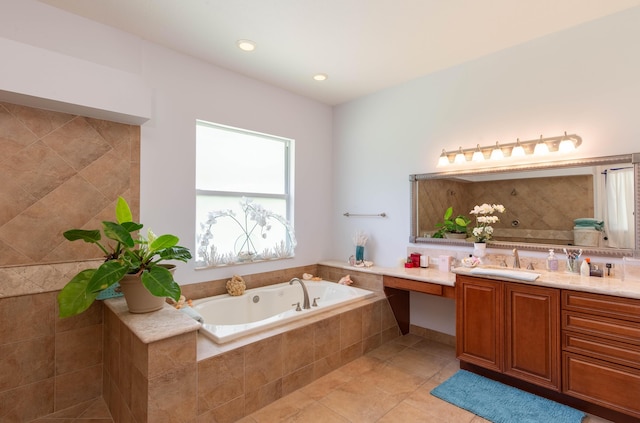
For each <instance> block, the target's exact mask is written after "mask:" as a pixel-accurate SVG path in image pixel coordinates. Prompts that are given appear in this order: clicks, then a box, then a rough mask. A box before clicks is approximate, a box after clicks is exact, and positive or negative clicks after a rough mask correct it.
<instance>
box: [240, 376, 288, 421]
mask: <svg viewBox="0 0 640 423" xmlns="http://www.w3.org/2000/svg"><path fill="white" fill-rule="evenodd" d="M280 398H282V379H277V380H275V381H273V382H271V383H268V384H266V385H262V386H260V387H259V388H258V389H256V390H255V391H251V392H247V393H246V394H245V396H244V412H245V413H246V414H250V413H253V412H254V411H256V410H258V409H260V408H262V407H264V406H265V405H267V404H271V403H272V402H274V401H276V400H278V399H280Z"/></svg>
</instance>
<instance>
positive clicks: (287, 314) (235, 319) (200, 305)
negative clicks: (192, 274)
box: [193, 281, 375, 344]
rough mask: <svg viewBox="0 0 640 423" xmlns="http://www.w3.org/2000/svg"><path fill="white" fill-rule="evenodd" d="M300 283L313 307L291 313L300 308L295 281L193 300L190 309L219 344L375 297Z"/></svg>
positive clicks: (329, 284) (300, 293)
mask: <svg viewBox="0 0 640 423" xmlns="http://www.w3.org/2000/svg"><path fill="white" fill-rule="evenodd" d="M304 284H305V286H306V287H307V290H308V292H309V301H310V303H311V304H313V302H314V299H315V300H316V303H317V306H316V307H313V306H312V307H311V308H310V309H307V310H304V309H303V310H301V311H296V310H295V308H296V307H295V304H297V303H298V302H300V307H302V306H303V305H304V303H303V298H304V296H303V291H302V287H301V286H300V284H299V283H298V282H294V283H293V285H290V284H289V282H283V283H279V284H276V285H269V286H265V287H262V288H254V289H248V290H247V291H245V293H244V295H241V296H237V297H233V296H231V295H228V294H224V295H218V296H215V297H209V298H202V299H200V300H196V301H194V302H193V308H194V309H195V310H196V311H197V312H198V313H200V314H201V315H202V317H203V318H204V323H203V324H202V328H201V329H200V333H202V334H204V335H205V336H207V337H209V338H211V339H212V340H213V341H215V342H217V343H220V344H222V343H225V342H228V341H231V340H234V339H237V338H239V337H241V336H245V335H249V334H252V333H256V332H259V331H261V330H264V329H267V328H272V327H275V326H278V325H282V324H284V323H287V322H290V321H292V320H295V319H300V318H303V317H307V316H311V315H313V314H316V313H321V312H324V311H327V310H330V309H332V308H335V307H339V306H343V305H345V304H349V303H351V302H354V301H358V300H361V299H363V298H366V297H369V296H372V295H375V293H374V292H372V291H367V290H366V289H361V288H356V287H352V286H345V285H340V284H337V283H334V282H329V281H304ZM292 304H294V305H292Z"/></svg>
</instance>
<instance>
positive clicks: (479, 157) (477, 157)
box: [471, 144, 484, 162]
mask: <svg viewBox="0 0 640 423" xmlns="http://www.w3.org/2000/svg"><path fill="white" fill-rule="evenodd" d="M471 161H474V162H483V161H484V154H482V151H480V144H478V145H477V146H476V151H474V152H473V156H472V157H471Z"/></svg>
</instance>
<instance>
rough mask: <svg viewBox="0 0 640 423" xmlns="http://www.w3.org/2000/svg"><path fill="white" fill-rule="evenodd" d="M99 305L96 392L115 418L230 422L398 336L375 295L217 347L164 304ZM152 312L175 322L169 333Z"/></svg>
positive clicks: (118, 301)
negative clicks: (100, 370)
mask: <svg viewBox="0 0 640 423" xmlns="http://www.w3.org/2000/svg"><path fill="white" fill-rule="evenodd" d="M105 304H106V305H107V307H105V346H104V352H105V360H104V386H103V390H104V398H105V401H106V403H107V404H108V406H109V409H110V411H111V413H112V415H113V419H114V422H120V421H135V422H139V423H142V422H152V421H153V422H155V421H176V422H182V421H184V422H192V421H193V422H200V421H202V422H208V421H217V422H225V421H227V422H231V421H235V420H237V419H239V418H242V417H244V416H245V415H247V414H250V413H252V412H253V411H256V410H258V409H259V408H261V407H263V406H265V405H267V404H269V403H271V402H273V401H275V400H277V399H279V398H280V397H282V396H283V395H286V394H288V393H290V392H293V391H295V390H296V389H299V388H300V387H302V386H305V385H307V384H308V383H311V382H312V381H313V380H316V379H317V378H319V377H321V376H324V375H325V374H327V373H329V372H331V371H332V370H335V369H337V368H338V367H340V366H342V365H344V364H346V363H349V362H351V361H352V360H355V359H357V358H358V357H360V356H362V355H363V354H365V353H367V352H369V351H371V350H373V349H375V348H377V347H379V346H380V345H382V343H384V342H387V341H389V340H392V339H394V338H396V337H398V336H399V334H400V332H399V329H398V326H397V323H396V322H395V318H394V317H393V313H392V312H391V308H390V307H389V305H388V302H387V300H386V298H385V297H384V295H383V294H382V293H380V292H379V293H377V295H376V296H375V297H373V298H370V299H364V300H362V301H360V302H358V303H355V304H353V305H348V306H345V307H341V308H337V309H335V310H330V311H328V312H327V313H321V314H319V315H315V316H310V317H308V318H305V319H302V320H300V321H299V322H292V323H289V324H287V325H285V326H283V327H280V328H273V329H271V330H269V331H266V332H265V333H262V334H258V335H254V336H250V337H246V338H243V339H239V340H237V341H233V342H230V343H229V344H224V345H217V344H214V343H213V342H211V341H210V340H209V339H207V338H205V337H204V336H200V335H198V334H197V331H196V329H197V325H196V326H195V328H194V326H193V324H194V323H195V321H193V320H192V319H190V318H188V317H186V316H185V315H183V314H182V313H180V312H179V311H177V310H174V309H173V308H171V307H170V306H168V305H167V306H166V307H165V308H164V309H163V310H160V311H158V312H155V313H150V314H148V315H138V316H135V315H131V314H130V313H128V312H127V311H126V305H125V304H124V300H123V299H121V298H120V299H111V300H107V301H106V302H105ZM156 313H162V314H163V315H164V316H167V317H169V316H171V317H174V320H173V321H171V322H170V324H171V330H172V331H173V334H172V335H173V336H169V337H164V336H165V335H166V329H167V327H166V326H165V324H166V323H165V322H159V320H165V318H164V316H163V317H162V319H158V318H157V316H156V317H154V316H152V314H156ZM163 334H164V335H163Z"/></svg>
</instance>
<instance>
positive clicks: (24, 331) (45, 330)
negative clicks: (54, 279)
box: [0, 293, 56, 344]
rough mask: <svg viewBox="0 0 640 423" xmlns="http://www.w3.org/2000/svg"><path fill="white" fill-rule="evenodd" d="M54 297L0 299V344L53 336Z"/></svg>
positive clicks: (35, 295)
mask: <svg viewBox="0 0 640 423" xmlns="http://www.w3.org/2000/svg"><path fill="white" fill-rule="evenodd" d="M55 295H56V294H55V293H45V294H34V295H25V296H20V297H10V298H0V344H4V343H9V342H17V341H20V340H26V339H31V338H38V337H42V336H49V335H53V334H54V310H55V298H56V297H55ZM34 322H37V324H34Z"/></svg>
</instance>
